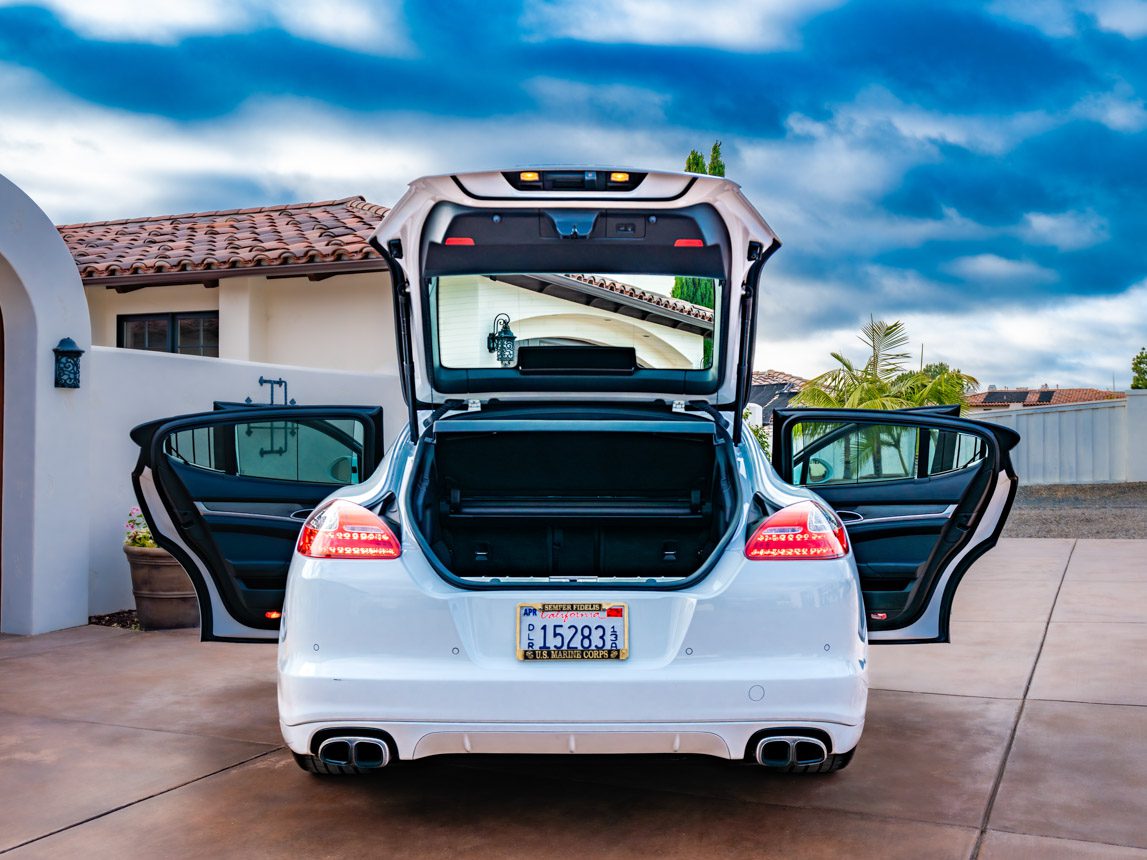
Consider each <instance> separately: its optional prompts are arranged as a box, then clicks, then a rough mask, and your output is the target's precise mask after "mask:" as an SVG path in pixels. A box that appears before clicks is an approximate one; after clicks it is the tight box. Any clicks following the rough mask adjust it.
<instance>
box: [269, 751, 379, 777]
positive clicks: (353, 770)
mask: <svg viewBox="0 0 1147 860" xmlns="http://www.w3.org/2000/svg"><path fill="white" fill-rule="evenodd" d="M291 755H293V756H294V757H295V764H297V765H298V766H299V767H301V768H302V769H303V770H305V771H306V772H307V773H313V774H315V775H316V776H362V775H363V774H367V773H370V771H369V770H364V769H363V768H361V767H355V766H354V765H353V764H347V765H339V764H327V763H326V762H325V761H323V760H322V759H321V758H319V757H318V756H314V755H299V754H298V753H297V752H293V753H291ZM375 769H376V770H377V769H378V768H375Z"/></svg>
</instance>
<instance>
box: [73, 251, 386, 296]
mask: <svg viewBox="0 0 1147 860" xmlns="http://www.w3.org/2000/svg"><path fill="white" fill-rule="evenodd" d="M386 270H387V266H386V262H385V261H384V260H383V259H381V258H371V259H369V260H339V261H332V262H322V263H293V264H288V265H280V266H236V267H233V268H227V269H196V270H192V271H181V272H139V273H136V274H131V275H109V276H98V277H92V278H83V279H82V280H83V284H84V286H85V287H106V288H107V289H109V290H116V291H118V292H121V293H128V292H133V291H135V290H142V289H145V288H147V287H174V286H180V285H187V284H202V283H205V282H218V281H220V280H222V279H223V278H242V277H252V276H254V277H274V278H295V277H299V278H303V277H312V276H315V275H327V276H334V275H356V274H363V273H366V272H385V271H386Z"/></svg>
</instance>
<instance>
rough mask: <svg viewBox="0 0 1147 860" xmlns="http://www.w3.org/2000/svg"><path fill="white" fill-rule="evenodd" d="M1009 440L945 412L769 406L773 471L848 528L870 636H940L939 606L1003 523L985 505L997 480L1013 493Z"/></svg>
mask: <svg viewBox="0 0 1147 860" xmlns="http://www.w3.org/2000/svg"><path fill="white" fill-rule="evenodd" d="M1018 439H1019V437H1018V435H1016V434H1015V433H1013V432H1011V431H1009V430H1006V429H1004V428H998V427H996V426H994V425H987V424H980V423H978V422H975V421H969V420H966V419H960V418H958V417H955V416H954V415H953V414H952V411H951V409H949V408H941V409H920V410H901V411H890V412H875V411H870V410H820V409H801V410H778V411H777V412H775V413H774V440H775V442H774V465H775V466H776V468H777V470H778V472H779V473H780V474H781V476H782V477H783V478H784V479H785V480H788V481H791V482H792V483H794V484H799V485H802V486H806V487H808V488H809V489H811V490H813V491H815V492H816V493H817V494H818V495H820V496H821V498H823V499H824V500H825V501H826V502H827V503H828V504H829V505H831V506H832V507H833V509H834V510H835V511H836V512H837V514H838V516H840V518H841V521H842V522H843V523H844V524H845V527H846V529H847V530H848V534H849V539H850V542H851V544H852V551H853V555H854V557H855V560H856V567H857V573H858V574H859V576H860V585H861V590H862V592H863V596H864V602H865V609H866V613H867V616H868V623H869V629H870V635H871V638H872V640H873V641H882V640H891V639H897V640H901V639H907V638H911V639H912V641H946V640H947V637H948V622H949V618H948V613H949V609H945V608H944V607H950V603H951V596H952V594H954V591H955V587H956V585H957V584H958V582H959V579H960V577H961V576H962V575H963V571H964V570H966V569H967V567H968V566H970V563H971V561H970V560H968V559H969V558H970V559H971V560H974V558H975V557H977V556H978V555H979V554H982V553H983V552H986V551H987V549H989V548H990V547H991V546H993V545H994V544H995V539H996V536H998V532H999V529H1000V528H1002V526H1003V520H1004V518H1005V517H1006V513H1007V509H1006V507H1004V508H1000V507H999V506H998V505H997V506H993V504H992V503H993V501H994V500H995V498H996V489H997V485H1000V484H1002V485H1003V486H1004V488H1005V490H1006V491H1007V492H1006V497H1007V498H1008V499H1009V500H1010V498H1011V496H1012V495H1013V494H1014V490H1015V484H1016V481H1015V475H1014V474H1013V473H1012V470H1011V463H1010V459H1009V457H1008V451H1009V450H1010V449H1011V448H1012V447H1014V446H1015V444H1016V442H1017V441H1018ZM1009 504H1010V501H1009ZM985 521H987V522H988V523H989V525H990V526H991V528H990V529H988V530H987V532H986V533H981V532H980V530H979V526H980V525H981V524H982V523H983V522H985ZM938 586H939V588H938ZM932 609H935V610H936V611H935V612H931V613H930V612H929V610H932ZM925 618H927V619H931V620H930V621H927V622H925V623H923V624H922V623H921V619H925ZM908 630H911V631H912V632H911V634H910V635H909V634H906V633H905V632H904V631H908Z"/></svg>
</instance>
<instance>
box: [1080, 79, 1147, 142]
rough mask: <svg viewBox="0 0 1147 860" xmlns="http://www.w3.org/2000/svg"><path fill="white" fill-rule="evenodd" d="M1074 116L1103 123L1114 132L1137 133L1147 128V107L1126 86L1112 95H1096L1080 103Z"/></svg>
mask: <svg viewBox="0 0 1147 860" xmlns="http://www.w3.org/2000/svg"><path fill="white" fill-rule="evenodd" d="M1071 113H1072V114H1073V115H1074V116H1078V117H1082V118H1083V119H1090V120H1094V121H1095V122H1100V123H1103V124H1104V125H1105V126H1107V127H1108V128H1109V129H1111V130H1112V131H1126V132H1137V131H1142V130H1143V129H1144V128H1147V106H1144V103H1143V99H1140V98H1135V96H1134V95H1132V94H1131V93H1130V91H1129V88H1128V87H1126V86H1124V87H1121V88H1120V89H1119V90H1118V91H1116V92H1112V93H1096V94H1094V95H1090V96H1087V97H1086V98H1085V99H1083V100H1082V101H1080V102H1079V103H1078V104H1077V105H1075V107H1074V108H1073V109H1072V112H1071Z"/></svg>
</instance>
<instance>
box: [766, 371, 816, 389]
mask: <svg viewBox="0 0 1147 860" xmlns="http://www.w3.org/2000/svg"><path fill="white" fill-rule="evenodd" d="M806 382H808V380H807V379H805V378H804V377H803V376H795V375H793V374H791V373H784V372H783V371H780V370H754V371H753V382H752V384H753V385H789V386H792V387H793V388H794V389H800V388H803V387H804V384H805V383H806Z"/></svg>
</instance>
